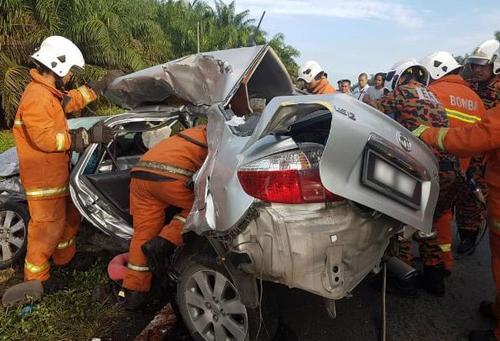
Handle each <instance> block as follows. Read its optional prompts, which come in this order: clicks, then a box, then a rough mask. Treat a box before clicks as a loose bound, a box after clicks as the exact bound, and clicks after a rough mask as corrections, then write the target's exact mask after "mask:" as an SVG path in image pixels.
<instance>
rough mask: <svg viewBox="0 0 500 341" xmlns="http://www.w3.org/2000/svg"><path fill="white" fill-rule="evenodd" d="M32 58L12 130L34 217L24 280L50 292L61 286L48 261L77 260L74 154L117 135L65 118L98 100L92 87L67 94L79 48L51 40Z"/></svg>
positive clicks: (100, 126) (79, 58)
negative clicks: (75, 124)
mask: <svg viewBox="0 0 500 341" xmlns="http://www.w3.org/2000/svg"><path fill="white" fill-rule="evenodd" d="M32 59H33V60H34V62H35V64H36V69H32V70H31V71H30V75H31V78H32V81H31V83H29V84H28V86H27V87H26V90H25V91H24V93H23V95H22V97H21V101H20V103H19V109H18V111H17V114H16V118H15V121H14V128H13V134H14V139H15V142H16V148H17V154H18V157H19V170H20V177H21V182H22V184H23V186H24V190H25V196H26V199H27V201H28V206H29V211H30V216H31V220H30V222H29V227H28V246H27V252H26V259H25V264H24V279H25V281H30V280H40V281H42V283H43V287H44V291H49V292H50V291H52V290H54V289H57V287H58V284H57V281H56V280H51V278H50V273H49V269H50V264H49V260H50V259H51V258H52V260H53V262H54V263H55V264H56V265H64V264H67V263H69V262H70V261H71V260H72V258H73V256H74V255H75V252H76V248H75V240H74V238H75V235H76V233H77V231H78V228H79V225H80V215H79V214H78V211H77V210H76V208H75V207H74V206H73V204H72V203H71V199H70V197H69V187H68V185H69V161H70V151H71V150H75V151H83V150H84V148H85V147H86V146H87V145H88V144H89V143H90V142H105V140H107V139H109V138H110V137H112V132H110V131H109V130H108V129H107V128H105V127H104V125H103V124H97V125H95V126H94V127H93V128H92V129H91V130H89V131H87V130H85V129H83V128H80V129H78V130H71V131H70V130H69V129H68V124H67V121H66V113H70V112H75V111H79V110H81V109H83V108H84V107H85V106H86V105H87V104H88V103H90V102H92V101H94V100H95V99H96V93H95V92H94V91H93V90H92V89H91V88H89V87H87V86H82V87H80V88H78V89H76V90H71V91H69V92H65V91H64V90H63V89H64V85H65V84H67V83H68V82H69V80H70V79H71V75H72V70H74V69H75V68H79V69H83V67H84V65H85V62H84V59H83V56H82V53H81V52H80V50H79V49H78V47H76V45H74V44H73V43H72V42H71V41H70V40H68V39H66V38H64V37H59V36H52V37H49V38H47V39H45V40H44V41H43V42H42V44H41V46H40V49H39V50H38V51H37V52H35V53H34V54H33V55H32ZM105 135H107V137H105Z"/></svg>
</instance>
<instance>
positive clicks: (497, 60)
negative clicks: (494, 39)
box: [493, 47, 500, 75]
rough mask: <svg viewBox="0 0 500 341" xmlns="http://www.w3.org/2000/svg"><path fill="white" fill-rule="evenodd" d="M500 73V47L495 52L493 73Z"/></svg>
mask: <svg viewBox="0 0 500 341" xmlns="http://www.w3.org/2000/svg"><path fill="white" fill-rule="evenodd" d="M499 73H500V47H499V48H498V49H497V50H496V51H495V53H494V54H493V74H495V75H498V74H499Z"/></svg>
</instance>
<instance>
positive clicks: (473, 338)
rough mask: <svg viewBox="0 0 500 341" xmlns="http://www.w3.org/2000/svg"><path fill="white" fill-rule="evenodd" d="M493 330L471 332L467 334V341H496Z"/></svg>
mask: <svg viewBox="0 0 500 341" xmlns="http://www.w3.org/2000/svg"><path fill="white" fill-rule="evenodd" d="M496 340H497V338H496V337H495V334H494V333H493V330H473V331H471V332H470V333H469V341H496Z"/></svg>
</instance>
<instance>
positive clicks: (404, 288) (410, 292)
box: [370, 272, 417, 298]
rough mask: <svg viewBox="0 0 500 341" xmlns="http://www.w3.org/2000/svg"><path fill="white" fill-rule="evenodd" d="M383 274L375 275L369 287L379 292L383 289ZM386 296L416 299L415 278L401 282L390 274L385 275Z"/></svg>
mask: <svg viewBox="0 0 500 341" xmlns="http://www.w3.org/2000/svg"><path fill="white" fill-rule="evenodd" d="M383 280H384V278H383V274H382V272H380V273H379V274H377V275H375V276H374V277H373V278H372V280H371V282H370V285H371V286H372V287H373V288H374V289H376V290H379V291H381V290H382V287H383ZM386 290H387V294H389V295H396V296H401V297H408V298H416V297H417V283H416V278H415V277H411V278H408V279H406V280H402V279H399V278H397V277H396V276H394V275H392V274H391V273H390V272H388V273H387V283H386Z"/></svg>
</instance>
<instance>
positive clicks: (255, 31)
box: [248, 11, 266, 47]
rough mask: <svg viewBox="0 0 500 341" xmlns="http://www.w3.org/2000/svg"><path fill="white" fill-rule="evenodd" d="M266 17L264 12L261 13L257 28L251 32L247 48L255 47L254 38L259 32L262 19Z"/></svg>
mask: <svg viewBox="0 0 500 341" xmlns="http://www.w3.org/2000/svg"><path fill="white" fill-rule="evenodd" d="M265 15H266V11H264V12H262V15H261V16H260V20H259V23H258V24H257V27H255V30H254V31H253V32H252V36H251V37H250V39H249V41H248V46H249V47H250V46H255V45H257V44H256V43H255V37H256V36H257V32H259V29H260V24H261V23H262V19H264V16H265Z"/></svg>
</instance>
